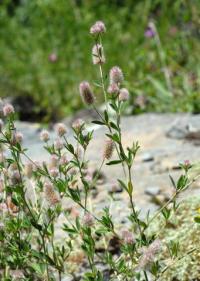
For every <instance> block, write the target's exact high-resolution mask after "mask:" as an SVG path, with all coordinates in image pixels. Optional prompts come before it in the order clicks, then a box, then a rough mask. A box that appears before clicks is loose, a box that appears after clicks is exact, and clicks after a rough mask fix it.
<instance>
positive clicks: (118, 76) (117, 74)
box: [110, 66, 124, 84]
mask: <svg viewBox="0 0 200 281" xmlns="http://www.w3.org/2000/svg"><path fill="white" fill-rule="evenodd" d="M123 80H124V75H123V73H122V70H121V69H120V68H119V67H118V66H114V67H113V68H111V70H110V84H118V83H122V82H123Z"/></svg>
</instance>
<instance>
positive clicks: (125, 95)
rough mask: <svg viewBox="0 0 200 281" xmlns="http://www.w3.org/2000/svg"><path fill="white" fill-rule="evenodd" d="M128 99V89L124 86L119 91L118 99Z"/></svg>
mask: <svg viewBox="0 0 200 281" xmlns="http://www.w3.org/2000/svg"><path fill="white" fill-rule="evenodd" d="M128 99H129V91H128V90H127V89H126V88H122V89H120V91H119V100H120V101H127V100H128Z"/></svg>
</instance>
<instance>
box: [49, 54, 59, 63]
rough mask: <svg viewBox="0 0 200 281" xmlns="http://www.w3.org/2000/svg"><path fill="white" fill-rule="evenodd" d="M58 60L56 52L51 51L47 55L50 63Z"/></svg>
mask: <svg viewBox="0 0 200 281" xmlns="http://www.w3.org/2000/svg"><path fill="white" fill-rule="evenodd" d="M57 60H58V56H57V54H56V53H51V54H50V55H49V61H50V62H52V63H55V62H56V61H57Z"/></svg>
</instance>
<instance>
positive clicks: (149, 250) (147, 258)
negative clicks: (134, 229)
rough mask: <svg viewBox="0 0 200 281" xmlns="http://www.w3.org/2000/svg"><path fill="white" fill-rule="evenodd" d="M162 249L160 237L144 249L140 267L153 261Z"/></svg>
mask: <svg viewBox="0 0 200 281" xmlns="http://www.w3.org/2000/svg"><path fill="white" fill-rule="evenodd" d="M160 249H161V241H160V240H159V239H156V240H154V241H153V242H152V243H151V244H150V245H149V246H148V247H144V248H143V249H142V253H143V254H142V256H141V257H140V259H139V268H145V267H146V266H147V265H148V264H149V263H151V262H153V261H154V259H155V255H156V254H157V253H158V252H159V251H160Z"/></svg>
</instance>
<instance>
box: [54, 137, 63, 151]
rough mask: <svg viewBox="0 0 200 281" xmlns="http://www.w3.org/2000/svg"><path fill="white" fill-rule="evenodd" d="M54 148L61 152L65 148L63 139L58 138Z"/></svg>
mask: <svg viewBox="0 0 200 281" xmlns="http://www.w3.org/2000/svg"><path fill="white" fill-rule="evenodd" d="M54 147H55V149H56V150H61V149H63V147H64V144H63V141H62V139H60V138H58V139H56V140H55V141H54Z"/></svg>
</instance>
